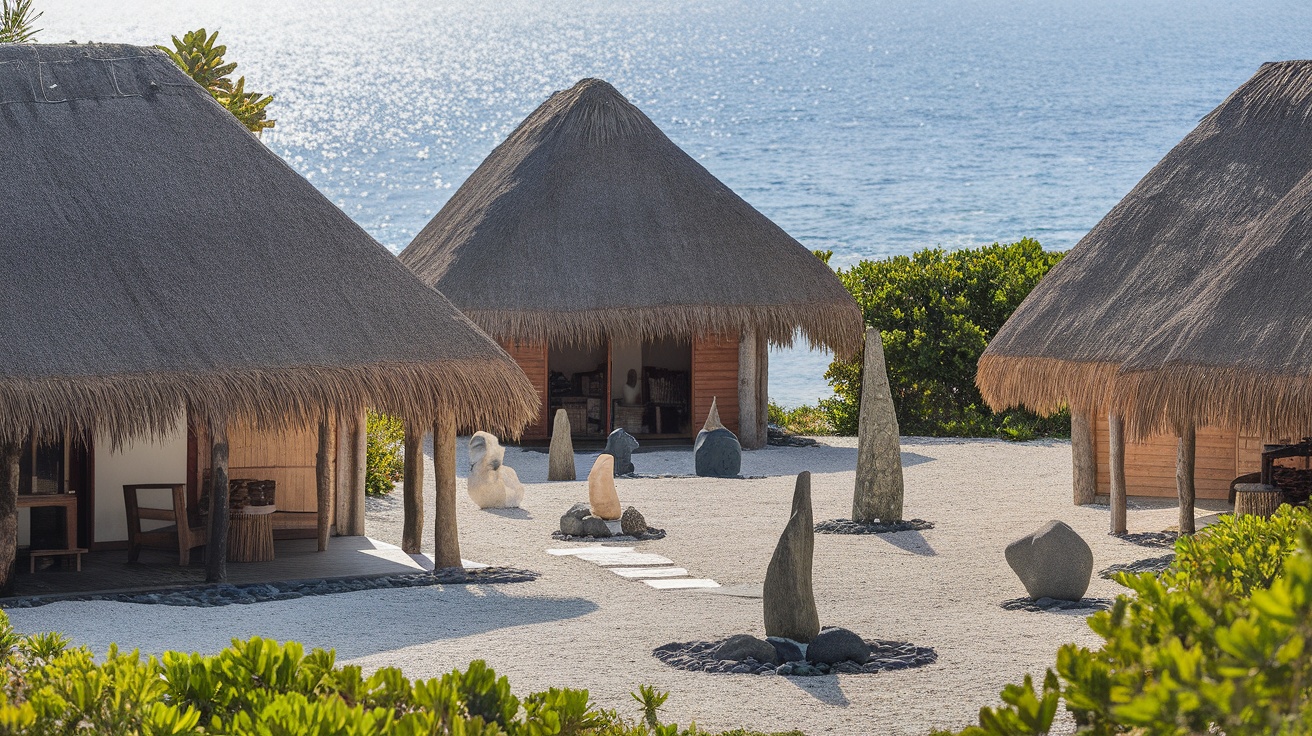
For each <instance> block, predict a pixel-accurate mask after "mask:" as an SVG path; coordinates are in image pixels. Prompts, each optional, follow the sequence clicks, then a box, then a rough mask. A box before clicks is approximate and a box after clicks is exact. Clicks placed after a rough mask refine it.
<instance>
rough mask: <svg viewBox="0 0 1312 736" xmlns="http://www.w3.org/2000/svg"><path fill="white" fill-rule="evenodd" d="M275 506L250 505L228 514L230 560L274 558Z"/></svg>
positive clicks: (242, 560)
mask: <svg viewBox="0 0 1312 736" xmlns="http://www.w3.org/2000/svg"><path fill="white" fill-rule="evenodd" d="M273 511H274V507H273V506H263V507H248V508H247V509H245V510H243V511H240V512H239V511H234V512H232V513H231V514H230V515H229V516H228V562H270V561H272V560H273Z"/></svg>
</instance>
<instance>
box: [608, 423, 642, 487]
mask: <svg viewBox="0 0 1312 736" xmlns="http://www.w3.org/2000/svg"><path fill="white" fill-rule="evenodd" d="M636 449H638V440H636V439H634V437H633V435H631V434H629V433H628V432H625V431H624V428H623V427H620V428H619V429H617V430H615V431H614V432H611V433H610V436H609V437H607V438H606V449H604V450H602V451H601V454H603V455H610V456H611V457H613V458H615V475H628V474H630V473H632V472H633V470H634V468H633V451H634V450H636Z"/></svg>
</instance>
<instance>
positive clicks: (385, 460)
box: [364, 412, 405, 496]
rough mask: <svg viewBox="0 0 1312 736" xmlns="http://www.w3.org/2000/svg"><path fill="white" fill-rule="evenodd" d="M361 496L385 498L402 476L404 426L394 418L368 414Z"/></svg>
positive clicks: (403, 469) (403, 470)
mask: <svg viewBox="0 0 1312 736" xmlns="http://www.w3.org/2000/svg"><path fill="white" fill-rule="evenodd" d="M364 458H365V463H364V467H365V469H364V492H365V494H366V495H369V496H386V495H387V494H389V493H391V492H392V490H393V489H394V488H395V487H396V484H397V482H399V481H400V480H401V477H402V475H404V473H405V425H403V424H402V423H401V420H400V419H397V418H396V417H389V416H387V415H386V414H378V413H375V412H369V414H368V416H367V417H366V419H365V443H364Z"/></svg>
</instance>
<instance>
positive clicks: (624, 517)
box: [620, 506, 647, 537]
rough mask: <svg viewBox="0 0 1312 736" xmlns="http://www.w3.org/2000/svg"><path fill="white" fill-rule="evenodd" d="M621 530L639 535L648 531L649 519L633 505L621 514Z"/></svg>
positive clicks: (632, 534)
mask: <svg viewBox="0 0 1312 736" xmlns="http://www.w3.org/2000/svg"><path fill="white" fill-rule="evenodd" d="M620 530H621V531H623V532H624V533H625V534H628V535H631V536H634V537H636V536H639V535H641V534H645V533H646V532H647V520H646V519H644V518H643V517H642V514H641V513H640V512H639V511H638V510H637V509H635V508H633V507H632V506H630V507H628V508H627V509H624V513H623V514H621V515H620Z"/></svg>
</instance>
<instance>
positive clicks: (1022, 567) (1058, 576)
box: [1006, 521, 1093, 601]
mask: <svg viewBox="0 0 1312 736" xmlns="http://www.w3.org/2000/svg"><path fill="white" fill-rule="evenodd" d="M1006 556H1007V564H1008V565H1011V569H1012V570H1013V571H1015V573H1016V576H1017V577H1019V578H1020V581H1021V583H1023V584H1024V585H1025V592H1026V593H1028V594H1029V596H1030V598H1031V599H1033V600H1039V599H1040V598H1054V599H1056V600H1062V601H1078V600H1080V599H1081V598H1083V597H1084V593H1085V591H1087V590H1088V589H1089V578H1090V577H1092V575H1093V550H1091V549H1089V543H1088V542H1085V541H1084V539H1083V538H1082V537H1080V535H1079V533H1078V532H1076V531H1075V530H1074V529H1072V528H1070V526H1069V525H1067V524H1066V523H1065V522H1063V521H1050V522H1048V523H1047V524H1044V525H1043V526H1042V527H1041V528H1039V530H1038V531H1036V532H1034V533H1033V534H1028V535H1026V536H1024V537H1021V538H1020V539H1017V540H1016V541H1014V542H1012V543H1011V544H1009V545H1007V550H1006Z"/></svg>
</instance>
